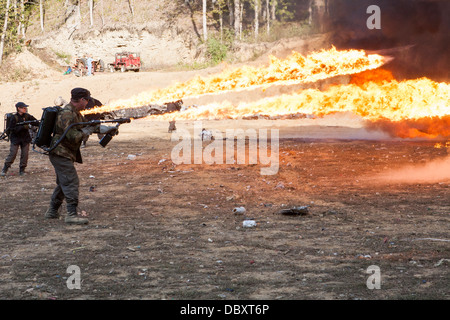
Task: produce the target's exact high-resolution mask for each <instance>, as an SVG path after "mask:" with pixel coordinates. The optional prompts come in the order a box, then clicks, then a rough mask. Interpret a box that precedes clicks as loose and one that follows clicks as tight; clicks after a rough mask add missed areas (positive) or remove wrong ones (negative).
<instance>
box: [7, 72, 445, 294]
mask: <svg viewBox="0 0 450 320" xmlns="http://www.w3.org/2000/svg"><path fill="white" fill-rule="evenodd" d="M221 68H222V67H221V66H219V67H217V68H214V69H207V70H203V71H189V72H165V73H164V72H141V73H125V74H120V73H117V74H106V73H105V74H96V75H95V76H93V77H83V78H77V77H75V76H71V75H70V76H62V75H58V76H55V77H53V78H44V79H36V80H33V81H28V82H24V83H6V84H2V85H1V88H0V89H1V97H0V98H1V101H0V102H1V106H0V111H1V115H3V114H4V113H5V112H11V109H13V108H14V107H13V106H14V103H15V102H17V101H25V102H26V103H28V104H30V109H29V112H30V113H31V114H33V115H35V116H36V117H38V118H39V117H40V114H41V108H42V107H46V106H49V105H52V104H53V100H54V99H55V98H56V97H58V96H63V97H64V98H65V99H68V97H69V94H70V90H71V89H72V88H73V87H77V86H81V87H86V88H88V89H90V90H91V93H92V95H93V96H94V97H96V98H97V99H99V100H100V101H102V102H103V103H105V104H107V103H109V102H110V101H113V100H116V99H127V98H130V97H132V96H133V95H136V94H138V93H140V92H142V91H145V90H151V89H154V88H162V87H166V86H168V85H170V84H171V83H174V82H175V81H185V80H188V79H190V78H192V77H193V76H195V75H197V74H202V75H207V74H211V73H215V72H218V70H220V69H221ZM279 91H280V93H287V92H286V88H280V89H279ZM272 93H274V92H272ZM276 93H277V92H275V93H274V94H276ZM244 96H245V98H247V99H248V98H249V97H251V98H254V99H258V98H260V95H259V94H257V93H255V92H253V93H251V94H250V93H243V96H242V98H243V97H244ZM225 98H227V97H223V96H222V97H221V99H225ZM208 99H209V100H211V97H208ZM233 99H238V100H239V97H237V96H233ZM209 100H208V101H209ZM195 103H199V104H201V100H196V101H195ZM202 125H203V127H205V128H207V129H210V130H218V131H221V132H224V131H225V130H226V129H228V128H234V129H237V128H240V129H244V130H245V129H248V128H253V129H256V130H258V129H261V128H275V129H278V130H279V132H280V143H279V153H278V155H279V157H278V159H279V169H278V171H277V173H276V174H274V175H261V168H262V167H264V165H263V164H261V163H258V164H248V163H247V164H206V163H203V164H178V165H176V164H174V163H173V161H172V151H173V150H174V147H175V146H176V145H178V142H177V141H171V135H170V134H169V133H167V128H168V122H166V121H157V120H151V119H139V120H134V121H132V122H131V123H130V124H124V125H122V126H121V127H120V134H119V136H117V137H115V138H114V139H113V140H112V141H111V142H110V143H109V145H108V146H107V147H106V148H102V147H101V146H99V145H98V143H97V137H96V136H95V135H94V136H92V137H91V138H90V139H89V141H88V146H87V148H85V149H82V154H83V158H84V163H83V164H77V166H76V167H77V170H78V174H79V177H80V208H79V210H80V213H81V214H82V215H85V216H87V217H88V218H89V224H88V225H86V226H68V225H66V224H65V223H64V220H63V218H64V215H65V209H64V210H62V212H61V215H62V219H60V220H52V221H48V220H45V219H44V212H45V211H46V209H47V207H48V204H49V200H50V196H51V194H52V191H53V188H54V187H55V173H54V170H53V167H52V165H51V164H50V162H49V160H48V157H47V156H45V155H41V154H38V153H35V152H31V153H30V160H29V165H28V168H27V170H28V174H27V175H26V176H23V177H22V176H19V175H18V159H16V161H15V163H14V164H13V167H12V168H11V169H10V171H9V172H8V175H7V176H6V177H5V178H2V179H0V196H1V199H0V208H1V209H0V219H1V220H0V221H1V222H0V238H1V239H0V241H1V246H0V298H1V299H7V300H10V299H19V300H34V299H40V300H48V299H51V300H54V299H56V300H66V299H121V300H125V299H151V300H160V299H167V300H200V299H201V300H232V299H235V300H248V299H251V300H263V299H264V300H303V299H305V300H310V299H320V300H324V299H336V300H354V299H357V300H359V299H367V300H372V299H448V298H449V290H448V288H449V285H450V283H449V272H448V270H449V262H450V252H449V240H450V236H449V233H448V230H449V222H450V216H449V213H450V201H449V199H450V163H449V161H450V160H449V159H450V157H449V153H450V151H449V150H447V149H446V148H436V147H435V144H436V141H419V140H395V139H394V140H393V139H390V138H389V137H387V136H386V135H385V134H383V133H380V132H369V131H366V130H365V129H364V127H363V125H362V124H361V123H360V120H359V119H356V118H354V117H352V116H349V115H346V116H339V115H338V116H332V117H328V118H324V119H297V120H276V121H269V120H248V121H244V120H242V121H237V120H228V121H226V120H224V121H204V122H203V123H202ZM192 126H193V123H192V122H189V121H182V122H180V123H177V127H178V128H179V130H181V129H187V130H192ZM193 137H194V138H198V137H195V136H193ZM223 142H224V143H226V141H223ZM247 142H248V143H249V141H247ZM207 144H208V142H204V143H203V146H204V147H206V146H207ZM8 150H9V143H7V142H4V141H3V142H0V159H2V160H1V161H4V159H5V158H6V155H7V153H8ZM231 156H232V157H236V156H237V155H236V154H232V155H231ZM247 159H248V158H247ZM2 165H3V163H2ZM241 206H242V207H245V209H246V212H245V213H244V214H235V213H233V209H234V208H236V207H241ZM297 206H308V209H309V213H308V214H307V215H302V216H289V215H282V214H280V213H279V212H280V210H282V209H288V208H291V207H297ZM247 219H253V220H254V221H255V222H256V226H255V227H249V228H247V227H243V221H244V220H247ZM72 265H76V266H78V267H79V268H80V272H81V274H80V280H81V285H80V286H81V289H69V288H68V286H67V281H68V280H70V277H71V275H72V274H71V273H70V272H68V271H67V270H68V268H69V266H72ZM370 266H377V267H379V270H380V275H381V287H380V289H369V288H368V286H367V280H368V279H369V277H370V276H371V275H372V274H371V273H367V270H368V268H369V267H370Z"/></svg>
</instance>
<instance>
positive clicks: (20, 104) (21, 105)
mask: <svg viewBox="0 0 450 320" xmlns="http://www.w3.org/2000/svg"><path fill="white" fill-rule="evenodd" d="M16 108H28V105H27V104H26V103H24V102H17V103H16Z"/></svg>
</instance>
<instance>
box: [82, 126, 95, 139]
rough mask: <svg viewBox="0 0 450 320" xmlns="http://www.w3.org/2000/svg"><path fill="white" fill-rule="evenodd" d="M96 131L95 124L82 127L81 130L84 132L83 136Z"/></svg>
mask: <svg viewBox="0 0 450 320" xmlns="http://www.w3.org/2000/svg"><path fill="white" fill-rule="evenodd" d="M94 131H95V126H87V127H83V128H81V132H82V133H83V137H84V138H86V137H89V136H90V135H91V134H93V133H94Z"/></svg>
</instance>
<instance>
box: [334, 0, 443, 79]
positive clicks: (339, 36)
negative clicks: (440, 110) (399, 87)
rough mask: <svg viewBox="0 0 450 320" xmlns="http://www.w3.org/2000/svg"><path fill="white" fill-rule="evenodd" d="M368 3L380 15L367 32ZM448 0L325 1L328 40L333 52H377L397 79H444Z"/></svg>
mask: <svg viewBox="0 0 450 320" xmlns="http://www.w3.org/2000/svg"><path fill="white" fill-rule="evenodd" d="M370 5H377V6H378V7H379V8H380V11H381V29H379V30H377V29H373V30H370V29H369V28H367V25H366V23H367V19H368V18H369V17H370V16H371V14H370V13H367V8H368V7H369V6H370ZM449 17H450V1H448V0H329V1H328V19H327V21H328V25H327V29H328V30H329V32H330V42H331V43H332V44H334V45H335V46H336V47H337V48H338V49H349V48H357V49H365V50H369V51H380V53H383V54H386V55H389V56H392V57H393V58H394V59H393V60H392V61H391V62H389V63H388V64H387V65H386V69H389V70H391V71H392V73H393V74H394V76H395V77H396V78H397V79H398V80H403V79H413V78H418V77H429V78H431V79H433V80H436V81H448V80H449V79H450V76H449V72H450V54H449V52H450V19H449Z"/></svg>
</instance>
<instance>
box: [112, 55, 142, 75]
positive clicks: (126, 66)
mask: <svg viewBox="0 0 450 320" xmlns="http://www.w3.org/2000/svg"><path fill="white" fill-rule="evenodd" d="M141 66H142V64H141V57H140V55H139V53H136V52H120V53H116V59H115V61H114V62H113V63H109V64H108V68H109V71H111V72H114V71H116V70H120V71H121V72H125V71H128V70H133V71H135V72H139V70H140V69H141Z"/></svg>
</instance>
